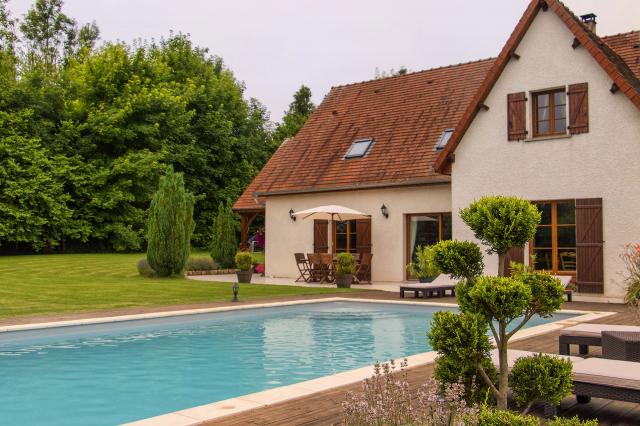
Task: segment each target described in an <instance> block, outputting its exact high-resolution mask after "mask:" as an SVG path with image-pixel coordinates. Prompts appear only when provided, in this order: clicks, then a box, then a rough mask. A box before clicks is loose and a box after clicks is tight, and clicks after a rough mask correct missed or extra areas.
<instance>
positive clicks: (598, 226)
mask: <svg viewBox="0 0 640 426" xmlns="http://www.w3.org/2000/svg"><path fill="white" fill-rule="evenodd" d="M603 243H604V242H603V241H602V198H586V199H581V200H580V199H579V200H576V251H577V253H576V261H577V266H576V269H577V271H576V281H577V284H578V291H579V292H580V293H604V270H603V256H602V247H603Z"/></svg>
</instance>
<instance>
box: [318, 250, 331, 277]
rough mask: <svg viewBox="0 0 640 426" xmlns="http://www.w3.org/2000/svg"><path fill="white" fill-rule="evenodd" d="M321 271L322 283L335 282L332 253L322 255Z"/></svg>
mask: <svg viewBox="0 0 640 426" xmlns="http://www.w3.org/2000/svg"><path fill="white" fill-rule="evenodd" d="M320 269H321V271H322V279H321V280H320V282H321V283H323V282H333V255H332V254H331V253H320Z"/></svg>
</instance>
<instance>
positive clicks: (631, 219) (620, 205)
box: [234, 0, 640, 300]
mask: <svg viewBox="0 0 640 426" xmlns="http://www.w3.org/2000/svg"><path fill="white" fill-rule="evenodd" d="M639 158H640V32H637V31H635V32H630V33H626V34H618V35H613V36H608V37H600V36H598V35H597V33H596V28H595V16H593V15H585V16H583V17H582V19H581V18H578V17H576V16H575V15H574V14H573V13H572V12H571V11H569V10H568V9H567V8H566V7H565V6H564V5H563V4H562V3H561V2H559V1H557V0H534V1H532V2H531V3H530V4H529V6H528V8H527V9H526V11H525V12H524V15H523V16H522V18H521V19H520V21H519V22H518V24H517V26H516V28H515V29H514V31H513V33H512V35H511V36H510V38H509V40H508V41H507V43H506V44H505V46H504V47H503V49H502V51H501V52H500V54H499V56H498V57H497V58H495V59H485V60H480V61H476V62H469V63H465V64H458V65H452V66H449V67H442V68H437V69H432V70H427V71H421V72H417V73H411V74H407V75H400V76H394V77H389V78H385V79H380V80H373V81H368V82H362V83H356V84H351V85H346V86H340V87H334V88H332V89H331V91H330V92H329V94H328V95H327V96H326V98H325V99H324V101H323V102H322V104H321V105H320V106H319V107H318V109H317V111H316V112H315V113H314V114H313V115H312V116H311V117H310V118H309V120H308V122H307V123H306V124H305V126H304V127H303V128H302V129H301V130H300V132H299V133H298V134H297V135H296V136H295V137H294V138H293V139H291V140H288V141H286V143H283V144H282V146H281V147H280V148H279V149H278V151H277V152H276V153H275V154H274V155H273V157H272V158H271V160H270V161H269V162H268V163H267V165H266V166H265V167H264V169H263V170H262V171H261V172H260V173H259V174H258V176H257V177H256V178H255V180H254V181H253V182H252V184H251V185H250V186H249V188H248V189H247V190H246V191H245V193H244V194H243V195H242V196H241V197H240V198H239V200H238V201H237V202H236V204H235V205H234V208H235V209H236V211H237V212H239V213H240V214H241V217H242V218H243V229H245V232H246V228H247V226H248V223H249V222H250V221H251V219H252V218H253V217H255V215H257V214H264V215H265V222H266V234H267V247H266V273H267V275H269V276H274V277H294V276H296V272H297V269H296V265H295V262H294V261H293V253H294V252H310V251H316V252H322V251H329V250H331V251H334V252H340V251H357V252H367V251H371V252H372V253H374V263H373V268H372V276H373V279H374V280H376V281H391V282H397V281H403V280H405V279H408V278H410V277H408V276H407V274H406V269H405V265H406V264H407V263H408V262H409V261H410V260H411V259H412V257H413V256H414V253H415V249H416V247H417V246H419V245H423V244H432V243H435V242H437V241H438V240H440V239H446V238H455V239H458V240H474V236H473V233H472V232H471V230H470V229H469V228H468V227H467V226H466V225H465V224H464V223H463V222H462V220H461V219H460V217H459V215H458V213H457V212H458V211H459V210H460V209H461V208H463V207H465V206H467V205H468V204H469V203H470V202H472V201H473V200H475V199H477V198H479V197H481V196H483V195H490V194H505V195H517V196H519V197H523V198H526V199H528V200H531V201H532V202H535V203H536V204H537V205H538V206H539V209H540V211H541V212H542V217H543V220H542V222H541V224H540V226H539V228H538V232H537V234H536V237H535V238H534V240H533V241H531V242H530V243H529V244H528V245H527V247H524V248H514V249H512V250H511V252H510V256H509V258H510V259H513V260H523V261H525V262H528V259H529V255H530V254H535V255H536V257H535V259H536V260H535V266H536V268H538V269H545V270H549V271H551V272H553V273H554V274H559V275H572V276H575V280H576V282H577V286H578V298H579V297H583V298H589V297H597V298H598V299H599V300H620V298H621V296H622V294H623V287H622V286H621V281H622V279H621V276H620V274H619V273H620V272H622V271H624V265H623V263H622V261H621V260H620V258H619V254H620V252H621V249H622V246H623V245H624V244H625V243H628V242H637V240H638V239H640V215H638V212H639V211H640V191H639V190H638V186H637V182H638V180H639V179H640V163H639V162H637V161H634V160H636V159H639ZM323 204H341V205H345V206H348V207H351V208H353V209H356V210H360V211H363V212H366V213H369V214H371V215H372V217H371V219H370V220H360V221H351V222H338V223H333V224H332V225H331V229H329V228H330V226H329V224H328V223H326V222H321V221H316V222H312V221H309V220H306V221H305V220H295V221H294V220H293V219H292V217H291V216H290V212H292V211H298V210H302V209H306V208H310V207H315V206H318V205H323ZM244 240H246V238H245V239H244ZM485 264H486V268H487V270H486V272H487V273H490V274H495V273H496V272H497V269H498V261H497V257H496V256H492V255H486V258H485Z"/></svg>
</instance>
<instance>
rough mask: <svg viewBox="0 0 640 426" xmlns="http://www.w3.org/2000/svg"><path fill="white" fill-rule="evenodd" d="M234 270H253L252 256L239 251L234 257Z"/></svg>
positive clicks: (246, 252)
mask: <svg viewBox="0 0 640 426" xmlns="http://www.w3.org/2000/svg"><path fill="white" fill-rule="evenodd" d="M235 263H236V268H238V269H240V270H241V271H250V270H251V269H252V268H253V256H251V253H249V252H248V251H239V252H238V253H236V257H235Z"/></svg>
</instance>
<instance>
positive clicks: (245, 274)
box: [236, 271, 253, 284]
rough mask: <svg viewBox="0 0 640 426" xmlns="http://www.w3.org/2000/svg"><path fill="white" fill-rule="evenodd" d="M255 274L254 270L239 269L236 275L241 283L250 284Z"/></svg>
mask: <svg viewBox="0 0 640 426" xmlns="http://www.w3.org/2000/svg"><path fill="white" fill-rule="evenodd" d="M252 275H253V271H238V272H236V276H237V277H238V282H239V283H245V284H249V283H250V282H251V276H252Z"/></svg>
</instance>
